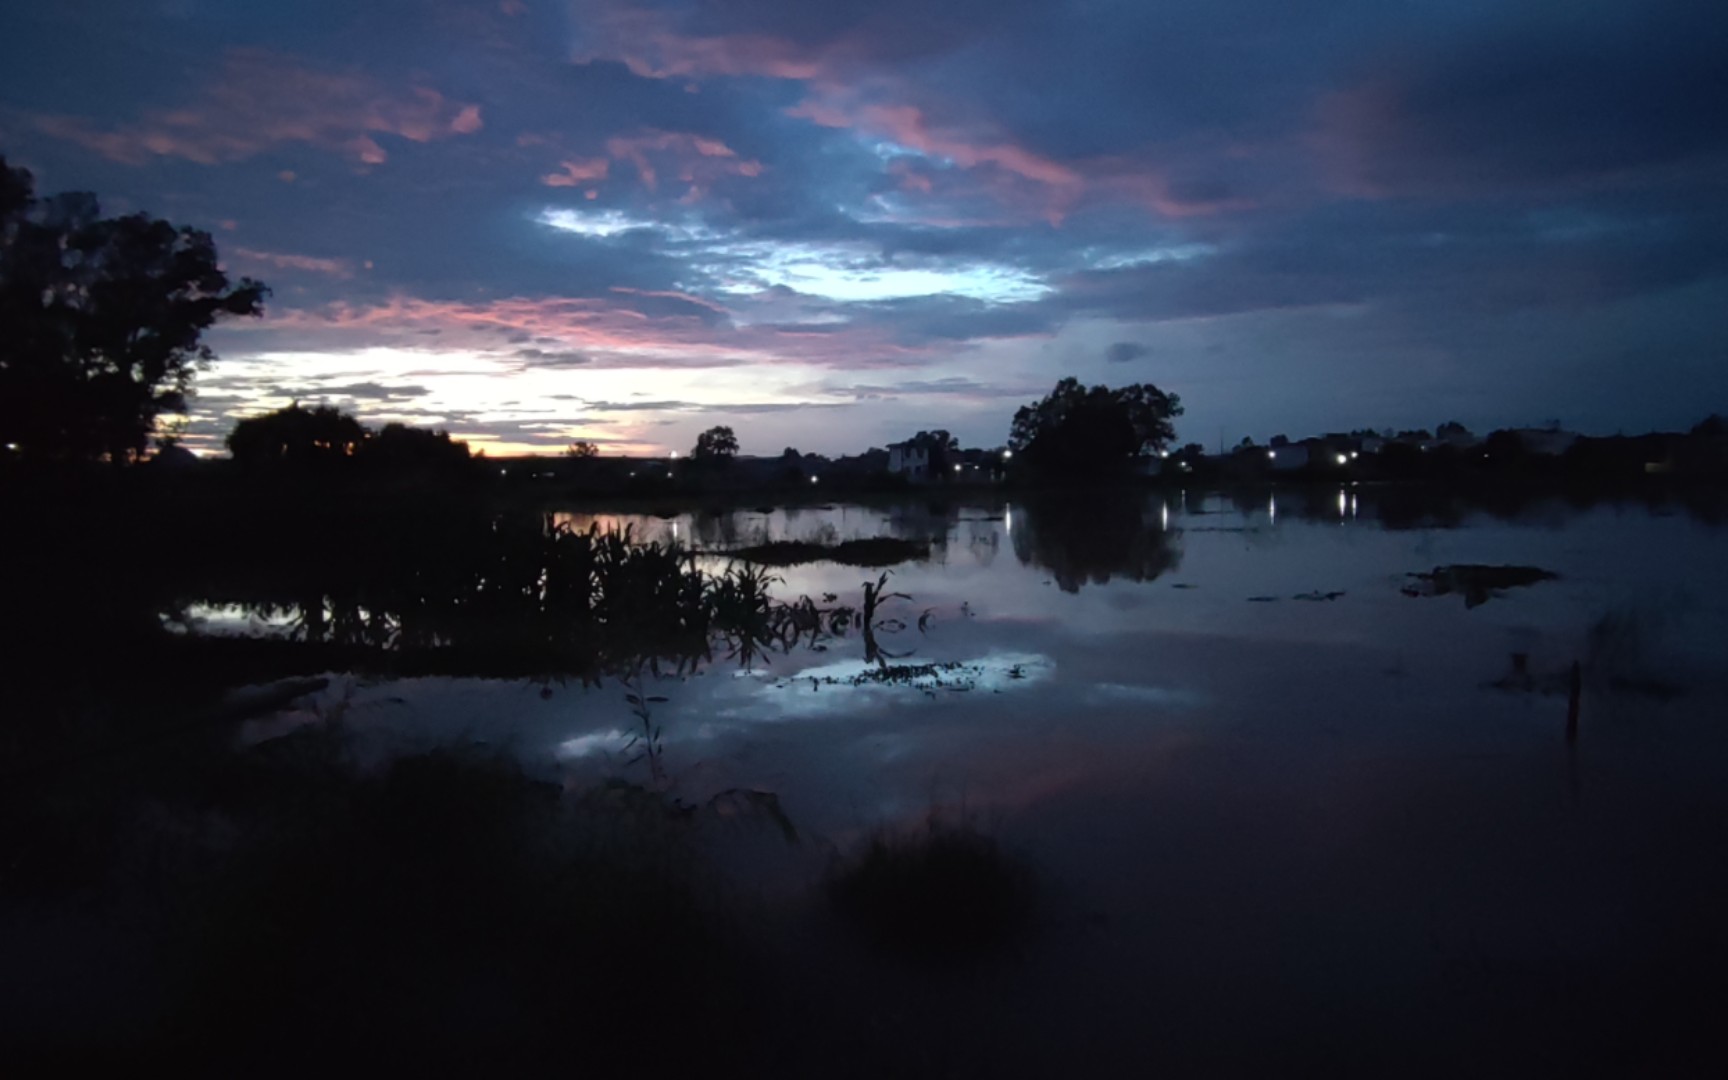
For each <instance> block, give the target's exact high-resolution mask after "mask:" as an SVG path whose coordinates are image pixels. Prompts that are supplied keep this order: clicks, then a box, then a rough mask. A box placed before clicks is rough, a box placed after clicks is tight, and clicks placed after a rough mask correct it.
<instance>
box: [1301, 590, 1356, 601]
mask: <svg viewBox="0 0 1728 1080" xmlns="http://www.w3.org/2000/svg"><path fill="white" fill-rule="evenodd" d="M1343 595H1344V590H1343V589H1338V590H1336V591H1334V592H1320V591H1319V590H1315V591H1314V592H1305V593H1297V594H1296V595H1295V596H1292V597H1291V598H1290V599H1292V600H1317V601H1321V600H1336V599H1338V598H1339V597H1340V596H1343Z"/></svg>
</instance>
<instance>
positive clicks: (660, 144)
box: [606, 131, 762, 193]
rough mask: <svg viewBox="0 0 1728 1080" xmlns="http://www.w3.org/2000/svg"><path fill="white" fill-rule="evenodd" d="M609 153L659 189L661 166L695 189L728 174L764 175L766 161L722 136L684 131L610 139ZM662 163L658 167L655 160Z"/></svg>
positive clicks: (649, 184)
mask: <svg viewBox="0 0 1728 1080" xmlns="http://www.w3.org/2000/svg"><path fill="white" fill-rule="evenodd" d="M606 152H607V153H608V154H610V155H611V156H612V158H613V159H614V160H617V161H623V162H628V163H629V164H630V165H632V166H634V167H635V169H636V175H637V177H638V178H639V179H641V181H642V185H643V186H644V187H646V188H647V189H648V190H650V191H655V190H658V188H659V185H660V169H662V168H667V169H669V170H670V171H671V173H672V175H675V176H676V177H677V178H678V179H680V180H682V181H683V182H684V183H686V184H689V185H691V188H692V190H693V191H695V192H698V193H699V192H700V191H701V190H703V188H704V187H705V186H706V185H708V184H711V183H713V182H714V181H715V180H716V179H718V178H720V177H724V176H743V177H753V176H760V175H762V163H761V162H760V161H755V160H752V159H749V158H743V157H740V156H739V155H738V152H737V151H736V150H733V149H732V148H731V147H730V146H727V145H726V144H725V143H724V142H721V141H720V140H718V139H714V138H709V137H706V136H703V135H695V134H691V133H689V132H681V131H647V132H643V133H641V134H638V135H627V136H625V135H621V136H617V137H615V138H612V139H608V140H607V141H606ZM656 162H659V163H660V164H659V165H658V166H657V165H656V164H655V163H656Z"/></svg>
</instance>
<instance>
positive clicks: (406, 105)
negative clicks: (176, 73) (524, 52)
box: [33, 49, 482, 165]
mask: <svg viewBox="0 0 1728 1080" xmlns="http://www.w3.org/2000/svg"><path fill="white" fill-rule="evenodd" d="M33 121H34V125H35V127H36V129H37V130H38V131H41V132H42V133H43V134H46V135H49V136H52V137H54V138H58V139H63V140H66V141H68V142H72V143H76V144H78V145H80V146H83V147H85V148H86V149H88V150H91V151H92V152H94V153H97V154H100V155H102V156H103V157H106V158H108V159H110V160H112V161H118V162H121V163H123V164H128V165H141V164H144V163H145V162H147V161H149V160H151V159H152V158H156V157H177V158H183V159H185V160H188V161H194V162H197V163H199V164H201V165H217V164H222V163H225V162H233V161H241V160H244V159H246V158H249V157H253V156H256V155H258V154H260V153H263V152H264V151H266V150H268V149H271V148H273V147H277V146H281V145H284V144H291V143H304V144H307V145H311V146H316V147H320V148H322V149H325V150H328V151H331V152H333V153H337V154H341V155H343V156H345V157H348V158H351V159H353V160H355V161H357V162H359V163H361V164H365V165H380V164H383V163H384V162H385V161H387V160H388V158H389V154H388V152H387V151H386V150H385V148H384V146H383V145H382V144H381V143H380V142H379V141H378V138H377V137H378V136H385V135H389V136H395V137H397V138H402V139H407V140H409V141H412V142H421V143H425V142H431V141H433V140H436V139H444V138H451V137H455V136H460V135H469V134H473V133H474V132H476V131H478V130H480V128H481V126H482V120H481V115H480V107H479V106H478V105H471V104H459V103H455V102H450V101H447V100H446V99H445V98H444V96H443V95H442V94H440V93H439V92H438V91H436V90H434V89H432V88H430V87H426V86H414V87H410V88H408V89H407V90H406V91H404V90H400V89H396V88H391V87H387V86H385V85H384V84H382V83H380V82H379V81H378V80H376V79H374V78H372V77H371V76H368V75H364V74H358V73H352V72H331V71H322V70H317V69H313V68H308V67H303V66H301V65H299V64H297V63H295V62H293V61H291V60H289V59H287V58H285V57H282V56H278V55H276V54H274V53H269V52H265V51H263V50H259V49H231V50H229V51H228V53H227V54H226V55H225V56H224V58H223V62H222V66H221V67H220V69H219V70H218V71H217V72H216V74H215V75H214V76H213V77H212V78H211V80H210V81H209V82H208V83H206V84H205V86H204V87H203V89H202V90H201V91H199V93H198V94H197V96H196V97H195V99H194V100H193V101H192V102H190V103H189V104H187V105H185V106H182V107H180V108H174V109H153V110H149V111H147V112H145V113H144V114H143V115H142V116H141V117H139V118H138V119H137V120H136V121H135V122H133V123H130V124H125V125H121V126H119V127H114V128H107V129H104V128H101V127H98V126H96V125H93V124H92V123H91V122H90V121H88V120H86V119H84V118H81V117H76V116H65V115H39V116H36V117H34V118H33Z"/></svg>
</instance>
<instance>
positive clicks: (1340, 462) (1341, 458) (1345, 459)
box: [1338, 454, 1350, 465]
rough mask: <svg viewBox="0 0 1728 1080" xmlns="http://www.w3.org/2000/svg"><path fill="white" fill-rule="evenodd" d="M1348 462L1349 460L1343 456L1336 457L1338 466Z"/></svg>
mask: <svg viewBox="0 0 1728 1080" xmlns="http://www.w3.org/2000/svg"><path fill="white" fill-rule="evenodd" d="M1349 460H1350V459H1349V458H1348V457H1346V456H1345V455H1343V454H1339V455H1338V464H1340V465H1342V464H1344V463H1345V462H1347V461H1349Z"/></svg>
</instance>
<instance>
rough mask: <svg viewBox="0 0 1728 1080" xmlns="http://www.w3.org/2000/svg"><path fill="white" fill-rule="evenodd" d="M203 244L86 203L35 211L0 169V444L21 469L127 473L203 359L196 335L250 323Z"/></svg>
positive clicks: (251, 288)
mask: <svg viewBox="0 0 1728 1080" xmlns="http://www.w3.org/2000/svg"><path fill="white" fill-rule="evenodd" d="M267 293H268V290H267V289H266V288H265V287H264V286H263V285H261V284H259V283H258V282H256V281H253V280H251V279H250V278H241V279H240V280H239V281H238V282H237V283H236V282H232V281H230V280H229V278H228V275H227V274H226V273H224V272H223V270H222V268H221V265H220V263H219V261H218V259H217V254H216V245H215V243H214V242H213V241H212V240H211V239H210V234H209V233H207V232H204V231H202V230H199V229H190V228H176V227H175V226H174V225H172V224H170V223H169V222H166V221H163V220H161V219H158V218H153V217H150V216H148V215H146V214H131V215H127V216H125V217H118V218H105V217H103V216H102V214H101V209H100V207H99V206H98V204H97V202H96V199H95V197H94V196H91V195H89V194H83V193H74V194H65V195H58V196H54V197H52V198H38V197H37V196H36V195H35V193H34V184H33V181H32V178H31V176H30V174H29V173H28V172H26V171H24V170H22V169H14V168H11V167H10V166H8V165H7V164H6V161H5V159H4V158H0V445H4V446H6V447H7V448H8V451H9V453H10V454H13V455H18V456H21V457H23V458H24V459H25V460H31V461H46V460H108V461H112V462H115V463H123V462H127V461H132V460H136V459H137V458H138V457H139V456H140V455H141V454H142V452H143V450H144V448H145V447H146V446H147V445H148V444H149V441H150V436H151V434H152V433H153V432H154V431H155V430H156V422H157V418H158V417H159V416H161V415H162V414H164V413H176V412H180V411H183V410H184V408H185V405H186V396H187V394H188V392H189V391H190V390H191V386H192V380H193V377H194V376H195V375H196V373H197V372H198V370H199V369H201V368H203V367H205V366H206V365H208V364H209V362H210V361H211V360H213V359H214V358H215V354H214V353H212V352H211V350H210V348H209V346H207V345H205V344H203V341H202V338H203V334H204V331H206V330H208V329H209V328H210V327H211V326H213V325H214V324H215V323H216V322H218V321H219V320H222V319H225V318H231V317H234V316H242V315H258V314H261V313H262V311H263V300H264V297H265V296H266V295H267Z"/></svg>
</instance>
